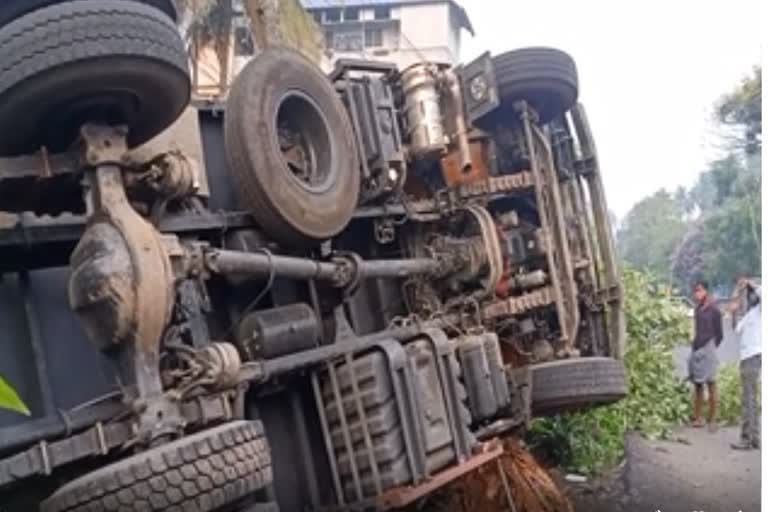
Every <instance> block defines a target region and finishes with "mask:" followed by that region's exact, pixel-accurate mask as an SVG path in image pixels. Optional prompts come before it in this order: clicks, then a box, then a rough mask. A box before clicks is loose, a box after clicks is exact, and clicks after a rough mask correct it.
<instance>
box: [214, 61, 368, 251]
mask: <svg viewBox="0 0 768 512" xmlns="http://www.w3.org/2000/svg"><path fill="white" fill-rule="evenodd" d="M278 124H279V125H281V126H282V127H283V129H281V131H280V136H281V137H283V139H282V140H281V139H280V138H279V134H278V128H277V127H278ZM286 135H288V136H290V137H291V139H290V140H292V141H293V144H291V143H290V142H288V141H287V139H285V136H286ZM224 138H225V145H226V151H227V157H228V159H229V165H230V169H231V171H232V173H233V177H234V181H235V185H236V187H237V190H238V192H239V195H240V199H241V201H242V203H243V206H245V207H246V208H248V209H249V210H251V211H253V213H254V215H255V217H256V220H257V222H259V224H260V225H261V227H262V228H263V229H264V231H265V232H266V233H267V235H269V236H270V237H272V238H273V239H274V240H276V241H277V242H279V243H282V244H285V245H289V246H306V245H310V244H314V243H317V242H320V241H322V240H326V239H328V238H331V237H333V236H335V235H337V234H338V233H339V232H341V230H343V229H344V227H345V226H346V225H347V224H348V223H349V221H350V219H351V218H352V214H353V213H354V210H355V207H356V205H357V201H358V197H359V193H360V165H359V157H358V153H357V148H356V145H355V137H354V132H353V131H352V125H351V122H350V120H349V116H348V114H347V112H346V109H345V108H344V105H343V104H342V102H341V100H340V99H339V97H338V94H337V93H336V91H335V90H334V88H333V86H332V85H331V83H330V82H329V81H328V78H326V77H325V75H323V74H322V73H321V71H320V70H319V69H317V67H316V66H315V65H314V64H312V63H311V62H309V61H308V60H307V59H305V58H304V57H303V56H301V55H300V54H299V53H297V52H295V51H292V50H288V49H284V48H275V49H270V50H266V51H264V52H262V53H260V54H259V55H258V56H257V57H255V58H254V59H253V60H251V62H250V63H248V65H247V66H246V67H245V68H244V69H243V71H242V72H241V73H240V75H239V76H238V77H237V79H236V80H235V82H234V84H233V85H232V88H231V90H230V95H229V99H228V101H227V111H226V118H225V124H224ZM286 147H289V148H294V150H296V151H297V152H296V153H294V155H296V156H297V157H304V158H303V159H300V158H298V159H294V160H292V161H291V162H292V164H293V165H292V166H289V163H288V162H289V160H288V158H287V156H286V154H284V152H285V151H290V149H288V150H286V149H285V148H286ZM297 148H298V149H297Z"/></svg>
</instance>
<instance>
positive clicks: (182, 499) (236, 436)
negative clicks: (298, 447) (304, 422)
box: [40, 421, 272, 512]
mask: <svg viewBox="0 0 768 512" xmlns="http://www.w3.org/2000/svg"><path fill="white" fill-rule="evenodd" d="M271 483H272V467H271V460H270V455H269V447H268V445H267V440H266V438H265V437H264V432H263V427H262V425H261V423H260V422H258V421H234V422H231V423H226V424H224V425H221V426H218V427H215V428H212V429H209V430H204V431H202V432H198V433H197V434H193V435H191V436H187V437H183V438H181V439H179V440H178V441H173V442H171V443H168V444H164V445H161V446H158V447H156V448H152V449H150V450H147V451H146V452H142V453H139V454H137V455H133V456H131V457H128V458H126V459H124V460H121V461H119V462H115V463H114V464H110V465H109V466H105V467H103V468H101V469H97V470H96V471H93V472H92V473H88V474H87V475H85V476H83V477H80V478H78V479H76V480H73V481H72V482H69V483H68V484H66V485H64V486H63V487H62V488H61V489H59V490H58V491H56V492H55V493H54V494H53V496H51V497H50V498H48V499H47V500H45V501H44V502H43V504H42V506H41V507H40V510H41V511H42V512H90V511H94V510H98V511H109V512H132V511H135V510H144V511H146V512H160V511H164V510H171V509H173V510H195V511H197V512H210V511H213V510H220V509H221V507H224V506H227V505H231V504H233V503H235V502H238V501H239V500H241V499H243V498H245V497H247V496H249V495H251V494H253V493H255V492H257V491H260V490H262V489H264V488H265V487H266V486H267V485H269V484H271Z"/></svg>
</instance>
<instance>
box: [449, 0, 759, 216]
mask: <svg viewBox="0 0 768 512" xmlns="http://www.w3.org/2000/svg"><path fill="white" fill-rule="evenodd" d="M460 3H461V4H462V5H463V6H464V7H465V9H466V10H467V12H468V14H469V16H470V19H471V20H472V23H473V25H474V27H475V32H476V36H475V37H474V38H472V37H471V36H470V35H469V34H468V33H466V32H465V33H464V35H463V41H462V45H463V46H462V60H463V61H464V62H469V61H470V60H471V59H473V58H474V57H476V56H478V55H480V54H481V53H483V52H484V51H486V50H490V51H491V52H492V53H500V52H503V51H505V50H510V49H514V48H519V47H523V46H552V47H555V48H559V49H562V50H565V51H567V52H568V53H570V54H571V55H572V56H573V57H574V59H575V60H576V64H577V66H578V70H579V79H580V83H581V85H580V91H581V92H580V99H581V101H582V102H583V103H584V106H585V108H586V110H587V114H588V115H589V119H590V123H591V125H592V130H593V132H594V136H595V139H596V142H597V147H598V151H599V156H600V163H601V168H602V171H603V177H604V181H605V186H606V189H607V196H608V203H609V207H610V208H611V210H612V211H614V212H615V213H616V214H617V215H618V216H619V217H620V218H621V217H622V216H623V215H624V214H626V213H627V211H628V210H629V209H630V208H631V207H632V205H633V204H634V203H635V202H637V201H639V200H640V199H642V198H643V197H645V196H646V195H649V194H651V193H653V192H654V191H656V190H657V189H659V188H661V187H666V188H668V189H674V188H676V187H677V186H678V185H684V186H690V185H692V184H693V183H694V182H695V180H696V177H697V175H698V174H699V173H700V172H701V171H702V170H704V169H705V167H706V163H707V162H708V161H709V160H710V159H711V158H713V157H714V156H715V154H716V153H715V151H716V150H715V149H714V147H713V143H714V142H715V140H714V137H713V125H712V122H711V116H712V104H713V102H714V101H715V100H716V99H717V98H718V97H719V96H720V95H721V94H722V93H724V92H726V91H728V90H730V89H731V87H733V86H734V85H736V84H737V83H738V81H739V80H740V79H741V77H742V76H744V75H746V74H747V73H748V72H749V71H750V69H751V67H752V65H754V64H757V63H759V62H760V55H761V42H762V41H761V37H760V30H764V29H765V27H764V26H761V24H760V19H761V18H762V14H763V13H762V12H760V2H759V0H728V1H725V0H718V1H705V0H702V1H697V2H695V1H682V0H666V1H661V0H646V1H642V2H639V1H627V0H614V1H610V0H602V1H600V0H570V1H569V0H503V1H502V0H463V1H462V2H460Z"/></svg>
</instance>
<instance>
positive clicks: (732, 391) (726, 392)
mask: <svg viewBox="0 0 768 512" xmlns="http://www.w3.org/2000/svg"><path fill="white" fill-rule="evenodd" d="M717 386H718V391H719V393H720V411H719V418H720V422H721V423H723V424H725V425H729V426H735V425H740V424H741V375H740V373H739V365H738V363H731V364H726V365H723V366H721V367H720V372H719V373H718V375H717ZM760 403H761V400H760V387H759V386H758V389H757V406H758V408H759V407H760Z"/></svg>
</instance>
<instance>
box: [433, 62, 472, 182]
mask: <svg viewBox="0 0 768 512" xmlns="http://www.w3.org/2000/svg"><path fill="white" fill-rule="evenodd" d="M440 78H441V81H442V82H443V84H444V88H445V89H447V92H448V94H447V95H446V96H447V98H448V99H449V101H447V102H446V103H448V105H449V107H450V108H449V109H448V110H449V111H450V116H449V118H450V120H451V121H452V123H451V124H452V125H453V126H452V129H453V133H452V134H451V140H452V142H453V145H454V146H455V147H456V150H457V152H458V157H459V169H460V170H461V174H462V175H471V174H473V172H472V171H473V164H474V160H473V158H472V152H471V151H470V147H469V135H468V131H469V130H468V129H467V122H466V118H465V116H464V97H463V95H462V93H461V81H460V80H459V77H458V76H457V75H456V73H454V72H453V70H451V69H446V70H444V71H443V72H442V73H441V74H440Z"/></svg>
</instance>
